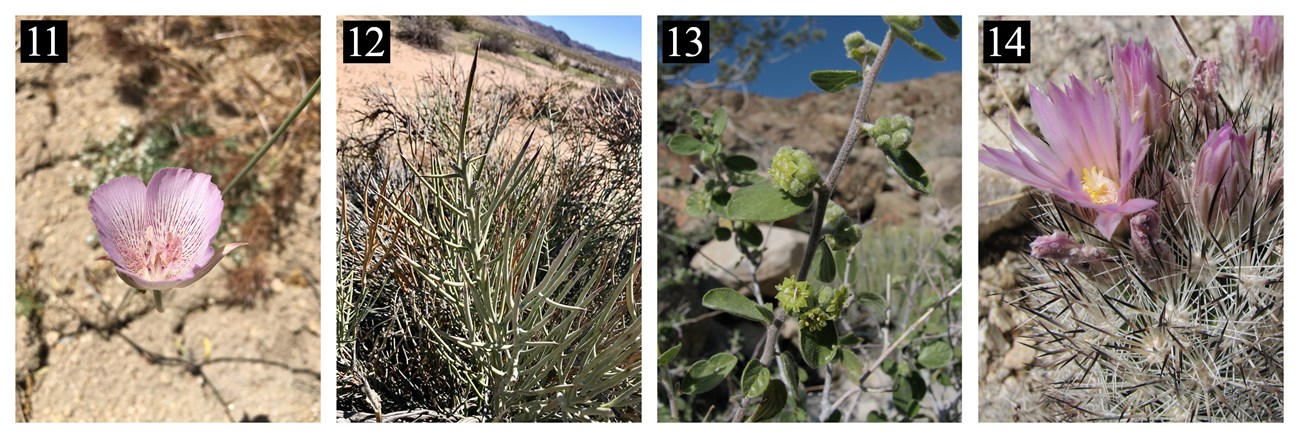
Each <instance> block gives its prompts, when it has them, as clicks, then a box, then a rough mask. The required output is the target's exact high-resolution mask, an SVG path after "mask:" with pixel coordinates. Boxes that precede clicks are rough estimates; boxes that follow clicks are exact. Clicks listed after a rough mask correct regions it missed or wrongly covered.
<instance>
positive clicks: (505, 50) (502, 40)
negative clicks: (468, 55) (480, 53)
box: [479, 32, 515, 55]
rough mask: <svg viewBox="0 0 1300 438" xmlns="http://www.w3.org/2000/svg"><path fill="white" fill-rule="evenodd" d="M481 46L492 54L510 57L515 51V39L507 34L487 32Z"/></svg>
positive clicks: (480, 43)
mask: <svg viewBox="0 0 1300 438" xmlns="http://www.w3.org/2000/svg"><path fill="white" fill-rule="evenodd" d="M479 46H480V47H482V48H483V50H487V51H489V52H492V53H500V54H503V55H508V54H510V53H511V51H513V50H514V49H515V39H514V38H511V37H510V35H508V34H506V33H505V32H487V33H484V34H483V40H482V41H481V42H479Z"/></svg>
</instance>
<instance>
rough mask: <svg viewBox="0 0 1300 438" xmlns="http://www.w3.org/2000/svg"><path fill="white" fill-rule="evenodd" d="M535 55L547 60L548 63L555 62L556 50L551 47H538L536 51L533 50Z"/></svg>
mask: <svg viewBox="0 0 1300 438" xmlns="http://www.w3.org/2000/svg"><path fill="white" fill-rule="evenodd" d="M533 54H534V55H537V57H538V58H542V59H545V60H546V62H555V55H556V50H555V48H553V47H551V46H546V45H542V46H538V47H537V48H536V49H533Z"/></svg>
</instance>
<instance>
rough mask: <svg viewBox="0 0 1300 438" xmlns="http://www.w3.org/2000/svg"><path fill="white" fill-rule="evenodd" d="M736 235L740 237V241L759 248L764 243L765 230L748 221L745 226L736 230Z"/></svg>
mask: <svg viewBox="0 0 1300 438" xmlns="http://www.w3.org/2000/svg"><path fill="white" fill-rule="evenodd" d="M736 237H737V238H739V239H740V243H743V244H745V246H748V247H750V248H757V247H758V246H759V245H762V244H763V231H762V230H760V229H759V228H758V227H756V226H754V224H749V223H746V224H745V226H743V227H740V229H738V230H736Z"/></svg>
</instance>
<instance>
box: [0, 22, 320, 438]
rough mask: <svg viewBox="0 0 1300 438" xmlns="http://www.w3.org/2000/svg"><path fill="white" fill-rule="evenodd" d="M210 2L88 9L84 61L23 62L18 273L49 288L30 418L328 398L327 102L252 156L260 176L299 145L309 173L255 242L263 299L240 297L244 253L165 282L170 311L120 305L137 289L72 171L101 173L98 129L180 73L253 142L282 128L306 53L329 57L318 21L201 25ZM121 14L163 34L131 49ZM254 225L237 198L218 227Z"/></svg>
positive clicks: (19, 379)
mask: <svg viewBox="0 0 1300 438" xmlns="http://www.w3.org/2000/svg"><path fill="white" fill-rule="evenodd" d="M304 19H305V20H312V21H310V22H307V23H302V27H301V28H302V29H313V26H314V28H316V29H318V28H319V25H318V24H315V23H318V22H317V21H314V20H315V18H304ZM214 20H223V19H214ZM214 20H206V21H205V20H186V19H175V18H145V19H130V18H126V17H118V18H110V19H101V18H75V19H71V20H70V23H69V29H70V34H71V40H72V51H71V54H72V59H71V62H70V63H68V64H62V65H42V64H18V66H17V141H16V149H17V153H16V155H17V157H16V158H17V166H16V168H17V169H16V170H17V172H16V173H17V176H16V181H15V182H16V184H17V206H16V207H17V235H16V236H15V238H16V247H17V259H16V260H17V276H18V280H19V293H20V294H23V293H29V294H31V295H33V296H35V297H36V299H37V301H38V304H39V308H38V310H36V311H34V312H32V313H31V314H29V315H27V316H19V317H18V318H17V331H16V338H17V355H16V356H17V364H16V376H15V377H16V384H17V387H18V388H17V397H18V403H17V407H18V412H17V419H18V421H40V422H47V421H273V422H282V421H316V420H317V419H318V418H319V416H320V400H319V393H320V389H319V388H320V387H319V385H320V364H319V357H320V311H319V309H320V304H321V303H320V292H319V285H318V284H317V279H318V278H319V277H320V268H319V267H320V256H319V254H320V252H319V246H320V245H319V242H320V215H319V192H320V189H319V184H318V181H319V178H320V165H319V163H320V162H319V154H320V149H319V129H318V128H317V126H318V121H319V116H318V114H319V105H318V104H313V105H311V106H309V107H308V109H307V110H306V111H305V113H304V114H313V115H310V116H304V117H300V118H299V119H298V121H297V123H296V124H295V125H294V126H292V127H291V130H290V134H289V136H288V140H287V141H286V143H284V144H279V145H277V146H276V147H275V148H272V150H271V152H270V153H269V154H268V155H267V157H266V158H265V159H263V160H262V161H261V162H260V163H259V167H258V168H257V169H256V170H255V174H256V175H255V176H256V178H257V181H258V182H259V183H263V182H265V180H266V179H268V178H271V177H270V176H269V173H270V172H269V171H266V172H265V173H266V174H268V175H262V174H260V173H262V172H263V171H264V170H268V169H272V168H276V167H278V166H281V165H283V164H284V163H285V162H286V160H297V164H298V166H300V167H299V168H300V169H301V172H302V181H303V184H302V185H303V186H304V188H303V189H302V190H301V191H300V192H299V193H297V196H296V197H294V198H293V199H289V200H288V201H287V202H288V203H289V207H288V211H289V213H290V214H289V216H288V217H290V218H292V219H291V220H287V221H284V222H283V223H277V224H275V226H276V227H278V230H277V231H278V233H277V235H278V240H277V241H272V242H250V243H251V245H252V247H258V246H260V247H259V248H257V249H256V250H257V251H259V252H258V254H260V257H259V258H258V263H260V264H261V265H262V266H263V268H264V272H265V273H266V275H267V279H266V284H267V286H268V289H269V293H268V294H266V295H265V296H264V297H263V298H260V299H257V300H255V301H254V302H253V303H252V305H251V306H239V305H231V304H230V300H229V297H230V296H231V295H232V294H233V293H234V291H230V290H227V287H228V286H227V284H228V283H227V281H228V280H229V278H227V277H228V276H229V275H228V274H229V273H230V270H231V269H232V267H234V266H236V264H237V262H238V261H239V260H238V259H228V260H223V261H222V262H221V265H220V266H219V267H218V268H217V269H215V270H214V271H213V272H212V273H211V274H210V275H208V276H207V277H205V278H203V279H202V280H200V281H199V282H197V283H195V284H194V285H192V286H190V287H187V288H185V289H178V290H174V291H171V292H168V293H167V294H166V298H165V303H166V311H165V312H163V313H157V312H155V311H153V310H152V309H151V303H150V302H149V300H147V299H145V296H143V295H141V296H132V297H130V299H129V300H127V301H125V303H126V305H125V306H123V307H122V309H121V310H120V311H117V312H113V311H111V310H110V309H112V308H114V307H115V306H117V304H118V302H119V300H121V299H122V297H123V296H124V295H126V294H128V293H130V291H129V288H128V287H127V286H126V285H125V284H124V283H122V281H121V280H120V279H118V278H117V276H116V275H115V274H114V273H113V270H112V265H111V263H109V262H106V261H98V260H96V259H97V258H98V257H100V256H101V255H103V254H104V251H103V249H102V248H100V247H99V244H98V243H97V241H96V239H95V227H94V225H93V224H92V222H91V218H90V214H89V212H88V211H87V205H88V193H79V192H78V190H76V188H75V187H76V186H77V185H78V184H84V183H85V181H87V180H89V179H91V178H93V177H94V172H93V170H92V169H90V168H88V167H87V166H86V165H85V164H84V163H83V160H82V158H84V154H85V153H86V149H87V147H88V145H89V144H92V143H97V142H104V141H109V140H112V139H113V138H115V137H116V136H117V134H118V133H119V130H121V129H123V127H134V126H137V124H139V123H142V122H143V121H145V120H148V119H150V118H151V117H154V116H156V115H157V111H159V109H158V108H156V107H153V106H151V105H149V104H148V103H147V102H152V100H142V99H144V98H142V97H141V96H148V97H149V98H151V99H152V98H165V97H167V96H166V95H167V93H170V92H173V91H174V90H178V89H181V88H184V89H185V91H186V92H187V93H191V94H186V96H188V97H186V98H185V99H186V100H185V101H183V103H182V104H183V105H185V106H186V108H188V109H189V110H190V111H192V112H193V113H196V114H197V116H199V117H202V118H204V119H205V120H206V122H207V124H208V125H210V126H211V127H212V129H213V130H214V131H215V136H216V137H217V138H221V139H228V140H233V141H231V143H232V144H233V145H234V147H235V148H237V151H238V152H239V153H240V154H241V155H242V156H245V157H247V156H249V155H251V153H252V152H253V151H254V150H255V149H256V148H257V146H258V145H260V143H261V142H262V141H264V140H265V139H266V138H268V137H269V131H268V130H267V128H266V126H265V125H270V126H269V129H270V130H274V128H275V125H277V124H279V123H280V120H281V118H283V117H284V116H285V115H287V113H288V112H289V110H290V109H291V108H292V106H293V105H294V104H295V103H296V102H297V101H298V100H299V99H300V97H301V96H302V95H303V93H304V92H305V91H306V88H307V87H308V86H310V85H311V83H310V79H308V80H306V82H305V83H304V80H303V78H302V74H301V73H302V72H303V70H302V68H307V69H308V70H311V69H314V70H315V71H319V56H318V54H319V47H318V46H319V44H318V41H319V34H318V33H311V34H306V35H302V36H301V39H300V40H298V41H297V42H298V43H300V44H298V45H291V46H285V47H281V48H280V49H279V50H265V48H264V47H260V46H258V45H257V43H258V42H260V41H265V40H266V39H267V38H270V37H268V34H271V33H274V32H275V31H274V30H270V26H274V25H275V23H273V22H263V21H258V20H245V19H232V18H227V19H224V20H226V21H225V22H224V23H225V24H221V25H220V26H230V28H229V29H228V30H227V31H226V32H222V33H215V34H214V33H205V32H207V31H208V30H210V29H211V28H215V27H217V26H218V25H216V24H213V23H214ZM111 29H124V30H125V32H123V33H124V34H129V35H134V36H138V37H141V38H143V39H144V40H146V41H149V42H150V44H151V45H150V47H153V49H152V50H153V51H151V52H147V53H123V50H124V48H123V45H122V43H121V41H111V38H109V37H108V36H107V35H109V34H110V33H111V32H110V30H111ZM311 46H316V47H311ZM298 51H314V53H316V54H317V56H316V57H315V60H314V61H312V62H309V63H308V64H312V65H303V64H301V63H299V64H296V65H295V64H294V63H293V60H292V59H290V57H289V54H290V53H291V52H298ZM113 52H117V53H115V54H111V53H113ZM119 55H120V56H119ZM15 56H16V55H15ZM295 70H296V71H297V72H298V74H295V73H294V71H295ZM311 76H312V77H314V76H315V73H311ZM133 84H139V85H140V86H141V88H139V89H135V88H133V87H132V85H133ZM176 92H177V93H179V91H176ZM216 144H220V143H216ZM288 151H294V152H293V153H290V152H288ZM232 166H242V160H241V162H240V163H239V164H237V165H232ZM197 170H199V171H203V169H197ZM214 182H216V183H217V184H218V185H224V184H225V182H226V181H223V180H221V175H218V176H216V177H215V181H214ZM230 209H231V205H230V203H229V202H228V203H227V212H229V211H230ZM241 225H242V224H241V223H240V222H238V221H232V218H231V217H229V215H228V216H227V217H226V227H227V228H228V231H229V232H228V233H223V234H222V235H220V236H219V237H218V239H219V240H220V239H222V238H223V236H224V237H226V238H232V239H239V238H241V237H242V236H244V231H245V230H243V229H241ZM218 243H225V242H218ZM248 256H250V257H251V252H250V255H248Z"/></svg>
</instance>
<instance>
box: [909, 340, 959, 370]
mask: <svg viewBox="0 0 1300 438" xmlns="http://www.w3.org/2000/svg"><path fill="white" fill-rule="evenodd" d="M952 353H953V351H952V346H951V345H948V343H947V342H942V341H933V342H930V343H928V344H925V346H924V347H921V354H919V355H917V357H916V364H917V365H920V366H921V367H922V368H939V367H941V366H944V365H947V364H948V361H950V360H952Z"/></svg>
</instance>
